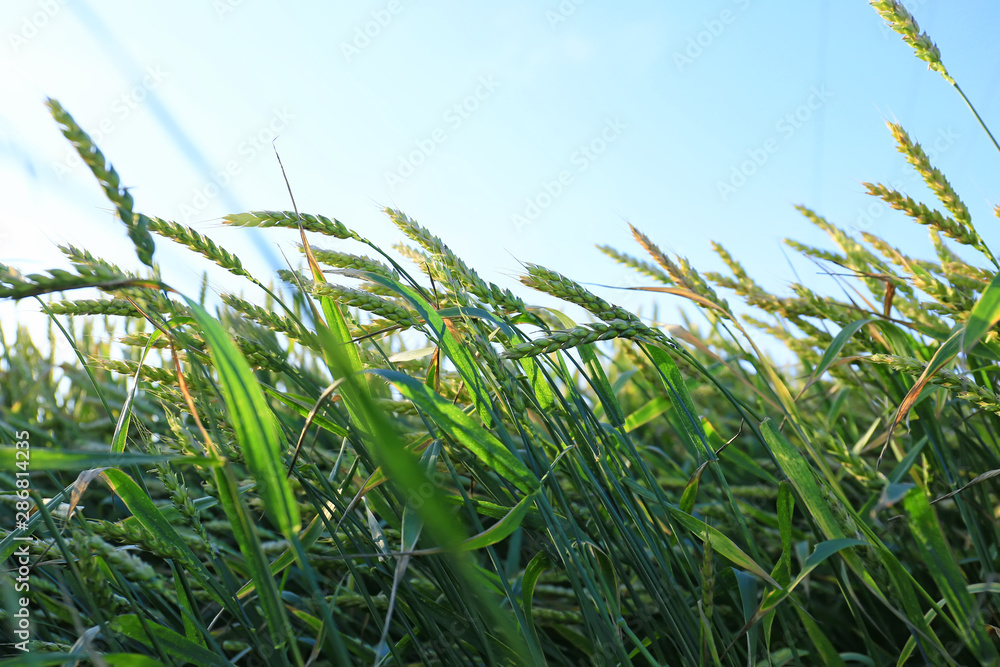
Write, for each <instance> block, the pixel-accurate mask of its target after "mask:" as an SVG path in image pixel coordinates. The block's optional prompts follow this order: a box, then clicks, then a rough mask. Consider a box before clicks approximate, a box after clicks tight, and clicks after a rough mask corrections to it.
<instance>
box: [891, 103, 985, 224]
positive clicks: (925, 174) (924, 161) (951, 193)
mask: <svg viewBox="0 0 1000 667" xmlns="http://www.w3.org/2000/svg"><path fill="white" fill-rule="evenodd" d="M886 125H888V126H889V131H890V132H892V137H893V139H895V140H896V150H898V151H899V152H900V153H902V154H903V155H904V156H905V157H906V161H907V162H909V163H910V164H911V165H913V168H914V169H916V170H917V173H918V174H920V177H921V178H923V179H924V183H926V184H927V187H929V188H930V189H931V191H932V192H933V193H934V194H935V195H937V198H938V199H939V200H941V203H942V204H943V205H944V207H945V208H946V209H948V212H949V213H951V215H952V216H953V217H954V218H955V220H957V221H958V223H959V224H961V225H964V226H966V227H968V228H970V229H972V216H970V215H969V209H968V207H967V206H966V205H965V204H964V203H963V202H962V199H961V198H960V197H959V196H958V193H957V192H955V189H954V188H953V187H951V183H949V182H948V179H947V178H945V175H944V174H943V173H941V170H940V169H938V168H937V167H935V166H934V165H932V164H931V161H930V158H928V157H927V153H925V152H924V149H923V147H921V145H920V144H919V143H917V142H916V141H913V140H912V139H910V135H909V134H907V133H906V130H904V129H903V128H902V126H900V125H897V124H895V123H886Z"/></svg>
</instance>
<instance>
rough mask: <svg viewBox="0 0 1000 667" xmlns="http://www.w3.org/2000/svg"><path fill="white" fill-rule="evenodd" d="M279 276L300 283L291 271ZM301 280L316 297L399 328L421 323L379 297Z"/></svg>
mask: <svg viewBox="0 0 1000 667" xmlns="http://www.w3.org/2000/svg"><path fill="white" fill-rule="evenodd" d="M278 275H279V276H280V277H281V279H282V280H285V281H286V282H290V283H293V284H298V281H296V279H295V278H296V274H294V273H292V272H291V271H285V270H282V271H278ZM300 280H301V284H302V286H303V287H304V288H305V289H307V290H308V291H309V292H311V293H312V294H314V295H316V296H325V297H329V298H331V299H334V300H336V301H338V302H340V303H343V304H345V305H347V306H351V307H354V308H360V309H361V310H364V311H367V312H369V313H372V314H375V315H378V316H379V317H384V318H385V319H387V320H391V321H392V322H395V323H396V324H397V325H399V326H402V327H412V326H415V325H416V324H418V322H419V318H418V317H417V316H416V314H414V313H411V312H410V311H408V310H407V309H406V308H403V307H402V306H398V305H396V304H394V303H392V302H390V301H386V300H385V299H382V298H380V297H377V296H375V295H374V294H371V293H370V292H365V291H362V290H359V289H354V288H351V287H343V286H340V285H332V284H330V283H323V284H319V283H314V282H312V281H309V280H305V279H304V278H302V277H301V276H300Z"/></svg>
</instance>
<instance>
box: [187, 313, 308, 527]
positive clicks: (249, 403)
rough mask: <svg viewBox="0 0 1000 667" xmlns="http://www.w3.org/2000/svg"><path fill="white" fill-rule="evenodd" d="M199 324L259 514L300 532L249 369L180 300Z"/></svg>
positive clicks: (273, 430)
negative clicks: (258, 500)
mask: <svg viewBox="0 0 1000 667" xmlns="http://www.w3.org/2000/svg"><path fill="white" fill-rule="evenodd" d="M184 300H185V301H186V302H187V304H188V307H189V308H190V309H191V312H192V313H194V316H195V317H196V318H197V320H198V323H199V324H200V325H201V329H202V335H203V336H204V337H205V342H207V343H208V345H209V352H210V354H211V357H212V362H213V364H214V366H215V369H216V371H217V372H218V374H219V387H220V389H222V395H223V397H224V398H225V401H226V409H227V411H228V414H229V421H230V423H231V424H232V425H233V429H234V430H235V431H236V438H237V440H238V441H239V445H240V447H241V448H242V450H243V454H244V455H245V456H246V462H247V467H249V468H250V474H251V475H253V478H254V479H255V480H256V481H257V486H258V489H259V491H260V494H261V498H262V499H263V501H264V502H263V505H264V511H265V512H266V513H267V515H268V517H269V518H270V519H271V521H272V522H274V525H275V526H277V527H278V529H279V530H280V531H281V533H282V534H283V535H285V536H286V537H289V536H291V535H292V534H293V533H296V532H298V530H299V528H300V527H301V517H300V515H299V506H298V504H297V503H296V502H295V497H294V495H293V493H292V488H291V486H290V485H289V483H288V480H287V479H286V478H285V475H284V474H283V471H284V464H283V462H282V460H281V444H280V433H279V431H278V422H277V420H276V419H275V417H274V413H272V412H271V408H270V406H269V405H268V404H267V400H266V399H265V398H264V392H263V391H261V388H260V384H258V382H257V378H256V377H255V376H254V374H253V371H251V370H250V364H249V363H247V360H246V359H245V358H244V357H243V355H242V354H241V353H240V351H239V348H237V347H236V344H235V343H233V341H232V339H231V338H230V337H229V336H228V335H227V334H226V332H225V331H224V330H223V329H222V325H221V324H219V321H218V320H216V319H215V318H214V317H212V316H211V315H209V314H208V312H207V311H206V310H205V309H204V308H202V307H201V306H200V305H199V304H198V303H197V302H195V301H192V300H191V299H189V298H187V297H184Z"/></svg>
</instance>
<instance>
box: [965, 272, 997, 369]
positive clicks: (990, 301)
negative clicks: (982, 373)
mask: <svg viewBox="0 0 1000 667" xmlns="http://www.w3.org/2000/svg"><path fill="white" fill-rule="evenodd" d="M997 322H1000V273H998V274H997V275H995V276H993V280H992V281H990V284H989V286H988V287H987V288H986V289H985V290H984V291H983V293H982V294H980V295H979V300H978V301H976V305H975V306H973V307H972V312H971V313H969V321H968V322H967V323H966V325H965V329H964V330H963V331H962V351H963V352H965V353H966V354H968V352H969V351H970V350H971V349H972V348H974V347H975V346H976V343H978V342H979V341H980V340H982V338H983V336H985V335H986V334H987V333H988V332H989V330H990V329H992V328H993V327H994V326H995V325H996V323H997Z"/></svg>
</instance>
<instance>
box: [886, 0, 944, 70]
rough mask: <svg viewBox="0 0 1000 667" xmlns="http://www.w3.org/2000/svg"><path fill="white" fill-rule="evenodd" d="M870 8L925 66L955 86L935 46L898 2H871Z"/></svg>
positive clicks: (891, 0) (893, 0)
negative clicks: (908, 46) (909, 47)
mask: <svg viewBox="0 0 1000 667" xmlns="http://www.w3.org/2000/svg"><path fill="white" fill-rule="evenodd" d="M871 6H872V7H873V8H874V9H875V11H877V12H878V13H879V16H881V17H882V18H883V19H885V22H886V24H888V26H889V27H890V28H892V29H893V31H894V32H896V33H897V34H898V35H899V36H901V37H902V38H903V41H904V42H906V43H907V44H909V45H910V46H911V47H913V50H914V51H915V52H916V54H917V57H918V58H920V59H921V60H923V61H925V62H926V63H927V66H928V67H929V68H930V69H932V70H934V71H935V72H938V73H939V74H940V75H941V76H943V77H944V80H945V81H947V82H948V83H950V84H951V85H953V86H954V85H955V80H954V79H953V78H951V75H950V74H948V70H947V69H945V66H944V63H942V62H941V52H940V51H939V50H938V47H937V45H936V44H935V43H934V42H932V41H931V38H930V37H928V36H927V33H926V32H920V26H919V25H917V21H916V19H914V18H913V14H911V13H910V12H909V10H908V9H906V7H904V6H903V3H901V2H898V0H871Z"/></svg>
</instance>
